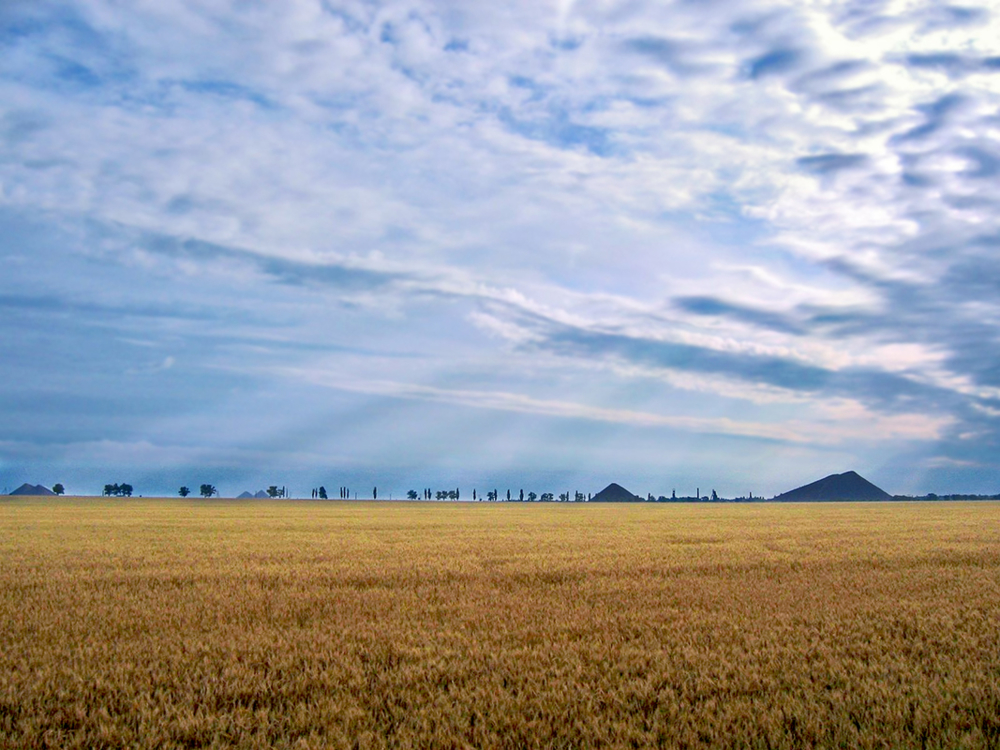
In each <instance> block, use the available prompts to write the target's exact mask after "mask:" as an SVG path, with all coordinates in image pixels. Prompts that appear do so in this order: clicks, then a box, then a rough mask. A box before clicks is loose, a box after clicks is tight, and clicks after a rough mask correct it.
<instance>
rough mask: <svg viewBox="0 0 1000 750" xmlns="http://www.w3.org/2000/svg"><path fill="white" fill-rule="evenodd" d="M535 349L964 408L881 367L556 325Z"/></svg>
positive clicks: (871, 402) (914, 406) (874, 399)
mask: <svg viewBox="0 0 1000 750" xmlns="http://www.w3.org/2000/svg"><path fill="white" fill-rule="evenodd" d="M532 346H533V347H536V348H541V349H544V350H547V351H550V352H552V353H555V354H559V355H562V356H572V357H579V358H584V359H590V360H594V361H601V360H607V359H617V360H620V361H623V362H628V363H631V364H638V365H642V366H646V367H653V368H662V369H666V370H676V371H681V372H688V373H695V374H697V373H701V374H704V375H714V376H721V377H726V378H729V379H734V380H740V381H743V382H746V383H750V384H755V385H761V386H770V387H774V388H781V389H784V390H788V391H792V392H796V393H800V394H803V395H811V396H817V397H821V398H852V399H858V400H860V401H861V402H863V403H865V404H867V405H868V406H870V407H872V408H875V409H877V410H879V411H883V412H888V413H909V412H913V411H915V410H919V411H921V412H923V413H935V412H942V411H954V410H955V409H957V408H958V407H959V405H960V399H958V398H957V397H956V395H955V394H954V393H953V392H951V391H948V390H946V389H943V388H938V387H936V386H933V385H927V384H924V383H920V382H917V381H915V380H912V379H910V378H907V377H904V376H903V375H899V374H895V373H891V372H886V371H884V370H881V369H877V368H860V367H854V368H846V369H842V370H831V369H826V368H823V367H819V366H816V365H810V364H806V363H804V362H801V361H797V360H793V359H789V358H783V357H777V356H769V355H760V354H753V353H749V352H732V351H721V350H716V349H709V348H706V347H700V346H694V345H691V344H681V343H675V342H667V341H660V340H653V339H645V338H638V337H634V336H627V335H623V334H616V333H607V332H600V331H593V330H586V329H582V328H574V327H569V326H553V327H552V328H551V330H550V331H549V332H548V334H547V335H546V336H545V338H544V339H542V340H541V341H538V342H535V343H534V344H532Z"/></svg>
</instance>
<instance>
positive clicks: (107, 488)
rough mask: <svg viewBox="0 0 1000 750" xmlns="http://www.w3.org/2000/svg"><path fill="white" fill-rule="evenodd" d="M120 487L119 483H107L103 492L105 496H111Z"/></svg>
mask: <svg viewBox="0 0 1000 750" xmlns="http://www.w3.org/2000/svg"><path fill="white" fill-rule="evenodd" d="M117 489H118V485H117V484H106V485H104V492H103V493H102V494H103V495H104V496H105V497H111V496H112V495H113V494H115V490H117Z"/></svg>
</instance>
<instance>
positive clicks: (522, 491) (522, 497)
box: [520, 490, 524, 503]
mask: <svg viewBox="0 0 1000 750" xmlns="http://www.w3.org/2000/svg"><path fill="white" fill-rule="evenodd" d="M520 500H521V502H522V503H523V502H524V490H521V496H520Z"/></svg>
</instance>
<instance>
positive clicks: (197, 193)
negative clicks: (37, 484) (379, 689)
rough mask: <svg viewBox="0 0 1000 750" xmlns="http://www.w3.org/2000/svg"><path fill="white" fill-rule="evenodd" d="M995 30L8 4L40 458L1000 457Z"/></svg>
mask: <svg viewBox="0 0 1000 750" xmlns="http://www.w3.org/2000/svg"><path fill="white" fill-rule="evenodd" d="M479 6H483V7H479ZM997 40H1000V19H998V16H997V14H996V13H993V12H991V11H990V9H989V8H988V7H986V6H985V5H979V4H969V5H962V6H958V5H941V4H940V3H932V2H864V3H861V2H857V3H840V4H836V5H834V6H831V5H830V4H828V3H822V2H815V3H791V2H741V1H739V0H725V1H720V2H714V3H694V2H682V1H678V2H672V3H662V2H655V3H654V2H642V1H641V0H640V1H639V2H631V3H626V4H618V5H608V4H605V3H598V2H587V1H584V0H580V1H578V2H574V1H573V0H561V1H560V2H555V3H551V4H544V3H529V2H523V3H503V4H499V5H496V7H493V6H491V5H490V4H468V3H452V2H446V1H441V2H418V1H415V0H414V1H405V2H385V3H377V4H375V3H366V2H332V1H330V0H322V1H320V0H295V1H293V2H287V3H280V4H268V3H265V4H247V3H238V2H233V1H227V0H216V1H215V2H209V3H198V4H191V3H186V2H180V1H178V2H162V1H159V0H158V1H157V2H145V1H142V0H140V1H139V2H134V3H129V4H128V5H127V7H125V6H122V5H121V4H119V3H114V2H110V1H109V0H84V1H77V2H72V3H62V2H45V1H44V0H43V1H41V2H14V3H7V4H4V5H3V6H2V8H0V54H2V55H3V59H4V66H3V68H2V70H0V227H2V232H0V237H2V238H3V239H2V240H0V278H3V279H5V282H6V283H5V284H4V285H3V288H2V289H0V310H3V315H2V316H0V331H2V335H3V338H2V340H3V341H4V342H5V348H6V350H7V351H6V353H5V355H6V356H4V357H3V358H2V360H0V376H2V377H0V381H2V382H3V383H4V385H3V386H2V387H0V403H2V404H3V407H4V408H3V409H2V410H0V414H3V416H2V417H0V428H2V432H3V434H4V436H5V439H6V442H5V443H4V444H3V445H2V446H0V472H2V473H3V475H4V482H5V483H9V484H15V483H19V482H20V481H22V478H23V479H25V480H26V479H31V480H32V481H43V480H47V479H48V478H47V476H40V474H41V473H59V475H58V476H53V477H52V478H51V480H48V481H51V482H54V481H63V482H64V483H66V479H65V476H68V475H70V474H71V473H73V472H76V473H77V475H79V476H81V477H87V480H86V481H94V482H97V481H98V478H99V477H100V476H104V475H105V474H107V473H108V472H109V471H112V470H118V469H119V468H120V470H121V471H127V472H131V475H134V476H137V477H148V478H149V479H148V481H149V483H150V485H151V487H150V489H149V491H150V492H152V491H166V490H168V489H170V487H172V484H173V482H174V480H175V478H176V477H178V476H186V475H185V472H195V471H197V472H202V473H207V472H216V475H218V476H221V477H223V478H224V480H225V481H227V482H232V483H233V484H234V486H233V487H232V488H231V489H233V490H235V491H239V490H240V489H243V487H242V485H240V486H236V485H237V484H238V483H240V482H258V481H263V480H264V479H265V478H267V477H275V478H274V480H273V481H279V475H280V474H282V472H284V474H283V476H289V475H291V476H294V477H295V479H296V481H301V482H304V483H306V482H315V481H320V480H323V479H325V481H326V482H327V483H328V484H329V483H337V478H339V477H344V478H345V480H350V481H354V480H356V481H367V480H368V478H369V477H372V476H382V477H392V478H391V479H386V480H385V481H392V482H398V483H399V487H398V490H400V491H405V489H408V488H409V487H408V486H407V484H406V483H407V482H411V481H412V482H414V483H417V484H420V485H423V484H426V483H427V482H433V481H441V482H445V483H452V484H453V483H454V482H453V481H452V479H451V477H459V478H462V479H463V481H469V482H473V481H480V478H482V479H481V481H501V480H502V479H505V478H507V477H525V478H526V479H525V480H524V481H527V482H533V483H536V484H539V485H541V484H544V483H546V482H560V483H565V482H575V483H578V485H579V486H590V485H593V484H597V483H600V482H602V481H605V480H607V481H610V480H612V479H628V478H630V477H634V478H635V482H636V491H639V490H640V489H641V488H642V486H644V485H645V486H648V488H649V491H655V492H657V493H661V492H664V491H665V490H666V489H669V488H670V487H672V486H674V485H675V484H681V485H682V486H685V487H686V485H684V483H691V484H695V483H697V484H698V485H699V486H706V485H709V484H712V483H715V484H716V485H717V487H718V489H719V491H720V493H722V494H743V492H744V491H745V490H746V489H748V487H747V484H748V483H750V484H751V486H749V489H751V490H753V491H754V492H755V494H761V493H767V494H773V493H777V492H779V491H782V490H784V489H787V488H788V487H789V486H792V485H794V484H795V483H796V482H797V481H799V480H800V479H801V480H807V479H812V478H815V477H814V476H813V475H814V474H817V473H828V472H832V471H835V470H836V471H841V470H846V469H849V468H856V469H858V470H859V471H862V473H865V474H866V475H870V476H871V477H872V478H873V479H876V480H879V481H881V482H882V483H883V484H885V485H886V486H887V489H889V490H890V491H915V490H920V491H929V490H942V489H958V490H969V491H996V487H995V484H996V481H997V478H998V471H997V469H998V467H997V466H996V465H995V463H994V459H993V458H992V456H994V455H995V454H996V448H997V442H998V438H1000V422H998V417H1000V347H998V346H997V343H998V342H997V336H998V320H1000V308H998V304H997V291H998V289H1000V269H998V267H997V262H996V260H995V259H996V255H997V248H998V245H1000V218H998V217H1000V211H998V210H997V208H998V206H997V204H998V202H1000V197H998V196H1000V190H998V188H1000V42H998V41H997ZM60 472H61V473H60ZM213 476H214V475H213ZM209 479H211V477H209ZM81 481H83V480H81ZM107 481H112V480H111V478H109V479H108V480H107ZM188 481H195V480H194V479H190V480H188ZM205 481H208V479H206V480H205ZM273 481H272V482H271V483H273ZM133 484H136V482H133ZM160 484H162V485H163V486H159V485H160ZM101 485H103V482H100V483H99V485H98V486H101ZM152 485H157V486H156V487H155V488H154V487H153V486H152ZM70 489H73V488H72V487H70ZM78 489H79V490H80V491H87V490H89V489H92V488H90V487H80V488H78ZM594 489H599V487H596V486H595V487H594Z"/></svg>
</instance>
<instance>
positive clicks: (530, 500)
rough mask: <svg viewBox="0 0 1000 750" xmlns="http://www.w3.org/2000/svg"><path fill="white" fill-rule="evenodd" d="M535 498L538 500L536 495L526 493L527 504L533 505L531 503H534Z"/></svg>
mask: <svg viewBox="0 0 1000 750" xmlns="http://www.w3.org/2000/svg"><path fill="white" fill-rule="evenodd" d="M537 498H538V495H536V494H535V493H534V492H529V493H528V502H529V503H533V502H535V500H536V499H537Z"/></svg>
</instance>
